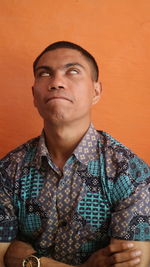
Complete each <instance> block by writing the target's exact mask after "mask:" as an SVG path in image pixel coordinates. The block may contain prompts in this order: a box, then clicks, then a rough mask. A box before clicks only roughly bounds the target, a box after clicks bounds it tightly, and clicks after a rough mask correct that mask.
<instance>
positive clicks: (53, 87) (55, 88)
mask: <svg viewBox="0 0 150 267" xmlns="http://www.w3.org/2000/svg"><path fill="white" fill-rule="evenodd" d="M58 89H64V86H61V85H59V86H49V87H48V91H50V90H58Z"/></svg>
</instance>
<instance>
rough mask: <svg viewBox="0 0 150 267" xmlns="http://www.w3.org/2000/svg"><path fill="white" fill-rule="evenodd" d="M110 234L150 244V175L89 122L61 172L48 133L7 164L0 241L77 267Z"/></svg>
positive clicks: (2, 168)
mask: <svg viewBox="0 0 150 267" xmlns="http://www.w3.org/2000/svg"><path fill="white" fill-rule="evenodd" d="M111 237H114V238H117V239H124V240H142V241H144V240H145V241H148V240H150V170H149V168H148V166H147V165H146V163H144V162H143V161H142V160H141V159H139V158H138V157H137V156H136V155H135V154H133V153H132V152H131V151H130V150H129V149H127V148H126V147H125V146H123V145H122V144H120V143H119V142H117V141H116V140H115V139H113V138H112V137H111V136H110V135H108V134H106V133H105V132H103V131H99V132H98V131H96V130H95V129H94V127H93V126H92V125H91V126H90V127H89V129H88V131H87V133H86V134H85V136H84V137H83V139H82V140H81V142H80V144H79V145H78V146H77V147H76V149H75V150H74V152H73V154H72V156H71V157H70V158H69V159H68V161H67V162H66V164H65V166H64V168H63V171H60V169H58V167H57V166H56V165H55V164H54V163H53V162H52V160H51V157H50V155H49V152H48V150H47V148H46V145H45V138H44V133H43V134H42V135H41V136H40V137H37V138H35V139H32V140H30V141H28V142H27V143H26V144H24V145H22V146H20V147H18V148H17V149H15V150H14V151H12V152H11V153H9V154H8V155H7V156H6V157H5V158H3V159H2V160H1V162H0V242H10V241H11V240H13V239H15V238H18V239H19V240H23V241H26V242H30V243H31V244H32V245H33V246H34V248H35V249H36V250H37V251H38V253H39V254H41V255H43V256H44V255H45V256H48V257H52V258H53V259H56V260H58V261H61V262H64V263H68V264H70V265H79V264H81V263H83V262H84V261H85V260H86V259H87V258H88V257H89V256H90V255H91V254H92V253H93V252H94V251H96V250H98V249H100V248H103V247H105V246H106V245H108V243H109V241H110V238H111Z"/></svg>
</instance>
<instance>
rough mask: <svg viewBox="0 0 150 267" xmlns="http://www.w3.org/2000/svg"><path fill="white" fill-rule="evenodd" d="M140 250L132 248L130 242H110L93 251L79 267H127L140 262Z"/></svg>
mask: <svg viewBox="0 0 150 267" xmlns="http://www.w3.org/2000/svg"><path fill="white" fill-rule="evenodd" d="M140 255H141V251H140V250H135V249H133V244H132V243H123V242H122V243H120V244H113V243H112V244H110V245H109V246H107V247H106V248H103V249H100V250H98V251H96V252H95V253H93V254H92V255H91V257H90V258H89V259H88V260H87V261H86V262H85V263H84V264H83V265H81V266H80V267H91V266H92V267H109V266H114V267H129V266H138V264H139V263H140Z"/></svg>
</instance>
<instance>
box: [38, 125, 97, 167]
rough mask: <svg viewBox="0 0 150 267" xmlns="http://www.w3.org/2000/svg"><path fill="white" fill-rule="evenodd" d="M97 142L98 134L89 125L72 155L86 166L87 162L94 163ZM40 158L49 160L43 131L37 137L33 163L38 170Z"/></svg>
mask: <svg viewBox="0 0 150 267" xmlns="http://www.w3.org/2000/svg"><path fill="white" fill-rule="evenodd" d="M98 140H99V134H98V132H97V131H96V129H95V128H94V126H93V124H92V123H91V124H90V126H89V128H88V130H87V132H86V133H85V135H84V136H83V138H82V139H81V141H80V143H79V144H78V146H77V147H76V148H75V150H74V151H73V153H72V154H73V155H75V157H76V158H77V160H79V161H80V162H81V163H82V164H84V165H87V164H88V162H89V161H94V160H96V159H97V158H98V153H97V148H98ZM42 157H46V158H47V159H50V155H49V152H48V149H47V147H46V142H45V134H44V130H43V131H42V133H41V136H40V137H39V142H38V146H37V151H36V154H35V158H34V163H35V164H36V166H37V168H38V169H40V167H41V163H42V162H41V161H42Z"/></svg>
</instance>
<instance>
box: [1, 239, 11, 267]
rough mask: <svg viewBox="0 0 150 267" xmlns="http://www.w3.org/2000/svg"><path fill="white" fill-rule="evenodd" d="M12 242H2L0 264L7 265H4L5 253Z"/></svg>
mask: <svg viewBox="0 0 150 267" xmlns="http://www.w3.org/2000/svg"><path fill="white" fill-rule="evenodd" d="M9 245H10V243H0V266H1V267H5V265H4V255H5V253H6V251H7V249H8V247H9Z"/></svg>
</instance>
